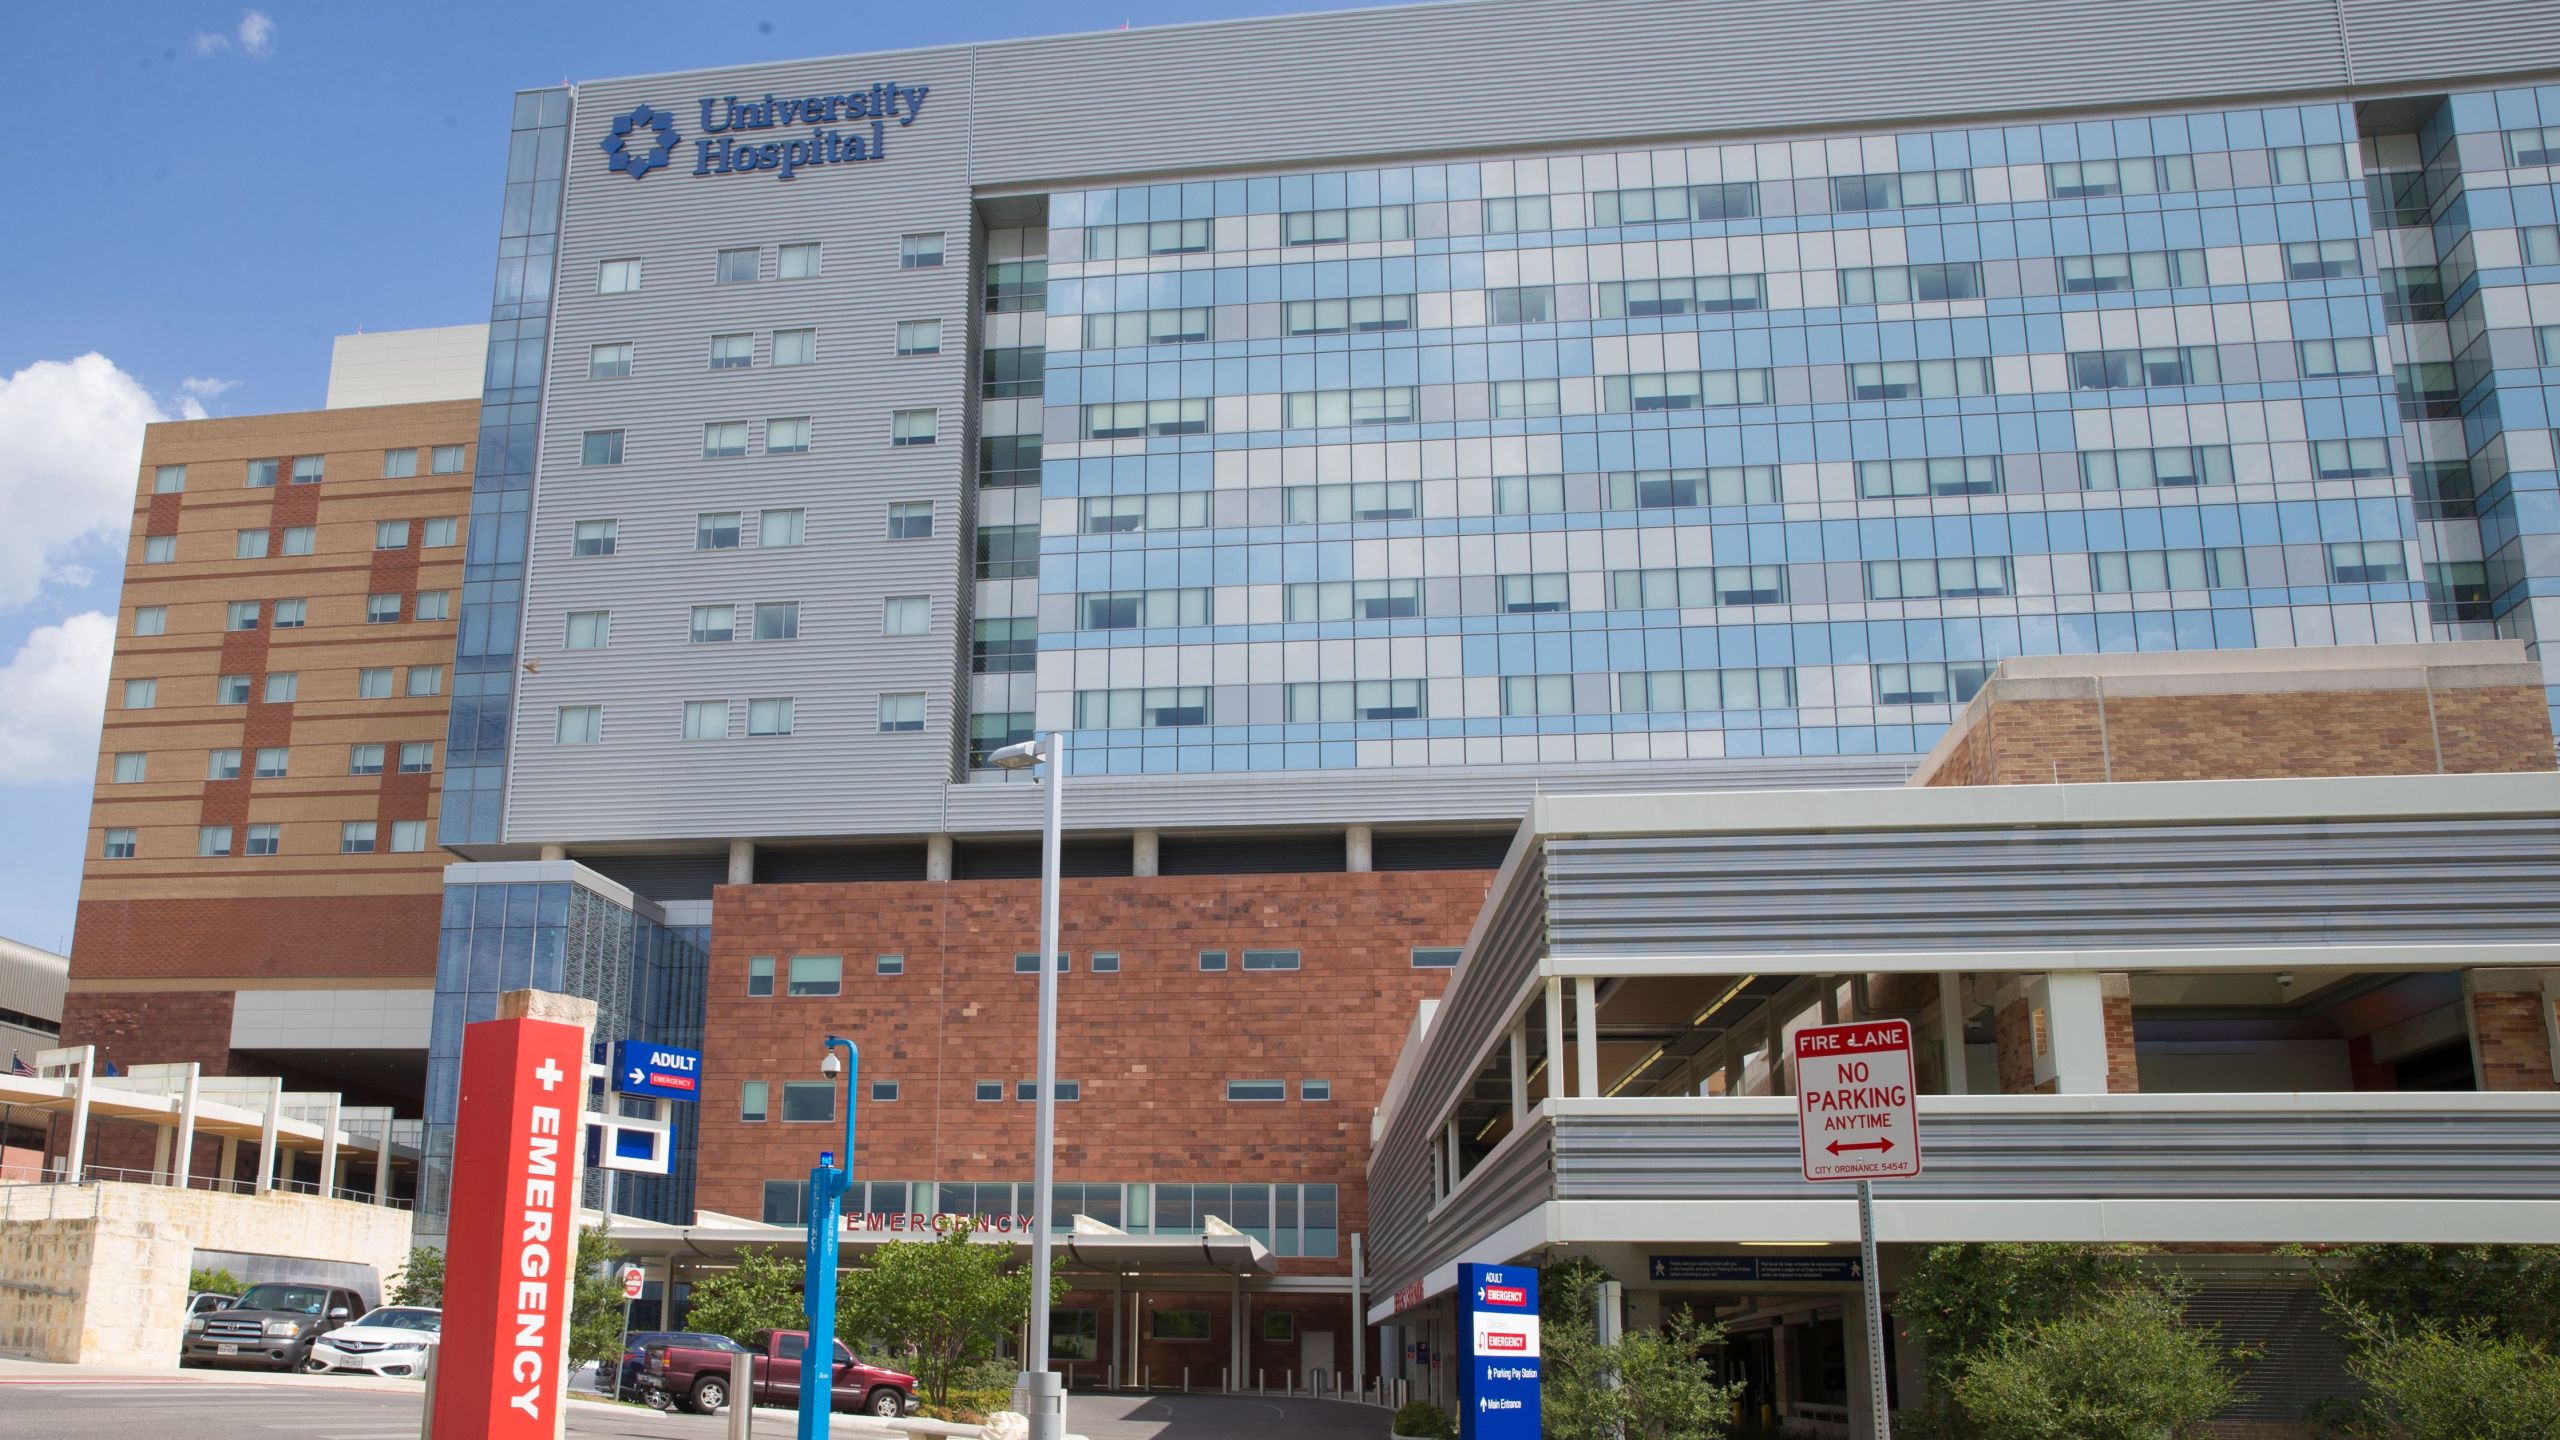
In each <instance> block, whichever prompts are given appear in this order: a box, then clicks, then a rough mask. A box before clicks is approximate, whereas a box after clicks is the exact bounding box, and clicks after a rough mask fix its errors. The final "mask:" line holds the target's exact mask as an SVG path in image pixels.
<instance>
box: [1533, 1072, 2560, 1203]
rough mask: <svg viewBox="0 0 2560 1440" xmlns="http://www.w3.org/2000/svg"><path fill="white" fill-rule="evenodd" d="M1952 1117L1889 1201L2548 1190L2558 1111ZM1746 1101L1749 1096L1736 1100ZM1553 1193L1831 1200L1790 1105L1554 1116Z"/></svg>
mask: <svg viewBox="0 0 2560 1440" xmlns="http://www.w3.org/2000/svg"><path fill="white" fill-rule="evenodd" d="M2122 1098H2123V1099H2124V1100H2125V1101H2126V1102H2127V1103H2126V1104H2125V1106H2124V1107H2123V1108H2122V1109H2121V1110H2120V1111H2116V1112H2113V1113H2106V1112H2100V1113H2090V1112H2086V1111H2071V1110H2061V1109H2059V1107H2056V1112H2055V1113H2050V1114H2045V1113H2037V1112H2036V1111H2035V1109H2034V1107H2033V1105H2032V1103H2022V1104H2021V1105H2020V1106H2019V1108H2018V1110H2017V1111H2015V1112H2014V1113H1999V1114H1981V1113H1974V1114H1948V1113H1945V1112H1943V1111H1938V1110H1935V1109H1934V1108H1933V1107H1931V1106H1929V1105H1927V1104H1926V1103H1924V1104H1923V1105H1922V1111H1923V1114H1922V1117H1921V1122H1922V1124H1923V1126H1924V1127H1925V1131H1926V1135H1927V1140H1926V1142H1925V1143H1926V1146H1927V1150H1928V1157H1929V1166H1928V1169H1927V1170H1925V1171H1924V1172H1922V1173H1921V1174H1920V1175H1919V1176H1918V1177H1917V1178H1914V1179H1909V1180H1896V1181H1894V1182H1893V1187H1892V1188H1893V1196H1894V1198H1896V1199H1899V1200H2099V1199H2110V1198H2119V1197H2122V1198H2145V1199H2168V1198H2188V1199H2199V1200H2206V1199H2211V1200H2237V1199H2253V1200H2361V1199H2394V1200H2548V1199H2550V1198H2551V1196H2552V1195H2553V1194H2554V1193H2555V1187H2560V1110H2554V1109H2544V1110H2529V1109H2516V1110H2503V1109H2502V1110H2481V1109H2476V1108H2469V1107H2466V1106H2464V1105H2462V1104H2461V1103H2459V1102H2454V1103H2448V1104H2446V1105H2444V1106H2443V1107H2442V1108H2440V1109H2439V1108H2406V1107H2401V1106H2391V1107H2388V1108H2385V1107H2382V1106H2376V1107H2375V1108H2373V1109H2371V1110H2366V1111H2305V1110H2297V1109H2290V1108H2286V1107H2282V1106H2273V1105H2271V1106H2269V1107H2268V1108H2267V1109H2265V1110H2262V1111H2249V1110H2241V1111H2211V1112H2180V1111H2176V1110H2171V1109H2166V1108H2164V1109H2161V1110H2153V1111H2148V1112H2146V1111H2144V1110H2143V1109H2142V1108H2141V1102H2140V1101H2139V1100H2138V1099H2137V1098H2136V1097H2133V1096H2125V1097H2122ZM1746 1103H1747V1102H1746ZM1554 1152H1555V1194H1556V1198H1558V1199H1561V1200H1688V1199H1696V1198H1699V1197H1701V1196H1708V1197H1712V1198H1714V1199H1719V1200H1812V1199H1817V1198H1824V1197H1835V1196H1836V1195H1837V1193H1838V1192H1837V1191H1836V1190H1835V1189H1833V1188H1831V1187H1826V1186H1821V1185H1814V1184H1810V1183H1807V1182H1806V1180H1805V1179H1804V1177H1803V1175H1802V1173H1801V1172H1800V1170H1799V1169H1798V1165H1799V1156H1798V1153H1797V1145H1796V1120H1795V1116H1794V1115H1793V1114H1792V1113H1787V1112H1782V1113H1776V1114H1757V1115H1753V1114H1738V1115H1733V1116H1730V1117H1717V1118H1712V1119H1708V1118H1701V1117H1700V1116H1697V1115H1694V1114H1686V1115H1662V1116H1634V1115H1629V1116H1611V1117H1607V1118H1585V1117H1579V1116H1575V1117H1567V1118H1565V1119H1563V1120H1561V1121H1559V1122H1557V1123H1556V1124H1555V1125H1554Z"/></svg>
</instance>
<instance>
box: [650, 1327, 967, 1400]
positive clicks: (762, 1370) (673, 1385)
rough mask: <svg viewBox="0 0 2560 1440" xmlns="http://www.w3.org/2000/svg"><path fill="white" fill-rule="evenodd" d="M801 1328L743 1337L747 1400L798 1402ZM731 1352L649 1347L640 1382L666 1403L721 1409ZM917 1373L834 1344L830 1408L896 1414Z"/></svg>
mask: <svg viewBox="0 0 2560 1440" xmlns="http://www.w3.org/2000/svg"><path fill="white" fill-rule="evenodd" d="M808 1344H809V1335H808V1332H807V1331H805V1330H759V1331H757V1332H755V1333H754V1334H752V1335H749V1336H748V1337H747V1339H746V1347H747V1353H748V1354H749V1355H750V1356H752V1357H754V1358H752V1359H751V1360H749V1361H748V1364H749V1365H750V1366H751V1367H752V1368H751V1370H750V1372H749V1373H750V1374H751V1375H752V1376H753V1380H752V1382H751V1383H752V1384H753V1385H754V1387H755V1389H754V1393H753V1394H752V1395H750V1396H749V1397H748V1399H749V1403H750V1404H755V1405H777V1406H784V1407H789V1406H795V1405H798V1404H799V1403H800V1356H801V1353H802V1352H803V1351H804V1350H806V1349H807V1348H808ZM735 1353H736V1352H735V1351H730V1350H710V1349H702V1348H698V1347H694V1346H689V1345H652V1346H650V1347H648V1350H647V1353H646V1357H645V1358H644V1359H643V1360H642V1361H641V1365H640V1383H641V1385H642V1386H644V1387H646V1388H648V1389H651V1390H655V1391H656V1392H658V1394H659V1395H661V1396H663V1397H664V1398H665V1399H666V1400H667V1401H668V1402H670V1403H672V1404H675V1405H680V1406H683V1407H684V1408H686V1409H688V1410H691V1411H693V1412H694V1413H695V1414H697V1415H711V1414H716V1413H718V1412H719V1411H721V1410H723V1409H726V1408H727V1407H728V1406H729V1405H730V1404H731V1403H732V1402H733V1401H734V1400H735V1398H736V1397H734V1396H732V1395H731V1394H730V1393H729V1364H730V1358H731V1357H732V1356H733V1355H734V1354H735ZM915 1397H916V1377H914V1376H913V1375H909V1374H905V1373H903V1372H901V1371H897V1370H890V1369H886V1368H884V1367H882V1366H878V1365H869V1364H865V1363H864V1362H862V1361H860V1360H857V1359H855V1358H854V1354H853V1351H852V1350H850V1349H848V1348H846V1346H845V1343H844V1342H843V1341H841V1340H839V1341H837V1342H836V1373H835V1402H834V1408H835V1409H838V1410H844V1411H850V1412H853V1413H856V1414H863V1415H880V1416H897V1415H904V1414H906V1413H907V1412H908V1411H909V1410H912V1409H914V1408H915V1403H916V1398H915Z"/></svg>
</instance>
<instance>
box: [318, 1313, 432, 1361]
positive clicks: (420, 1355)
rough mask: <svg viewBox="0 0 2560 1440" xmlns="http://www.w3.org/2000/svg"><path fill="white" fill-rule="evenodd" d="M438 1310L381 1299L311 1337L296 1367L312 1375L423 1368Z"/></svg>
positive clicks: (430, 1346)
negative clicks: (362, 1312) (349, 1319)
mask: <svg viewBox="0 0 2560 1440" xmlns="http://www.w3.org/2000/svg"><path fill="white" fill-rule="evenodd" d="M443 1324H444V1312H443V1311H441V1310H430V1309H427V1308H425V1307H423V1306H415V1305H385V1306H383V1307H381V1308H380V1309H377V1310H370V1311H367V1312H366V1313H365V1315H364V1317H363V1318H362V1319H360V1320H358V1321H356V1322H355V1323H354V1324H352V1325H341V1326H339V1327H338V1328H337V1329H335V1330H332V1331H330V1332H328V1333H327V1334H325V1335H322V1336H321V1337H320V1338H319V1339H317V1340H314V1341H312V1342H311V1353H310V1355H309V1356H307V1357H306V1358H305V1359H304V1360H303V1362H302V1368H303V1369H304V1370H306V1371H308V1372H310V1373H312V1374H314V1375H320V1374H326V1373H329V1372H331V1371H339V1370H346V1371H353V1372H355V1373H357V1374H359V1375H393V1376H401V1377H408V1376H414V1375H416V1374H418V1373H419V1372H420V1371H421V1370H423V1369H425V1368H426V1363H427V1351H429V1350H431V1349H433V1348H434V1347H435V1344H436V1340H437V1338H438V1336H437V1332H438V1331H439V1330H440V1329H441V1328H442V1326H443Z"/></svg>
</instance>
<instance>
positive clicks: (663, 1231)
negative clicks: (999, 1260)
mask: <svg viewBox="0 0 2560 1440" xmlns="http://www.w3.org/2000/svg"><path fill="white" fill-rule="evenodd" d="M985 1218H986V1217H972V1216H963V1215H937V1216H933V1217H930V1220H931V1222H939V1224H938V1225H937V1224H935V1223H928V1224H926V1225H924V1226H921V1227H919V1228H916V1229H911V1230H895V1231H893V1230H872V1229H859V1230H856V1229H848V1230H846V1231H844V1232H843V1234H842V1236H841V1237H840V1239H839V1241H838V1244H839V1245H840V1246H841V1248H842V1251H843V1254H844V1256H845V1258H846V1260H847V1261H849V1262H858V1261H859V1260H860V1259H861V1258H862V1257H864V1256H866V1255H869V1254H870V1253H871V1252H873V1251H875V1250H878V1249H879V1248H880V1247H881V1246H883V1245H894V1244H898V1243H901V1242H905V1241H913V1240H927V1239H932V1238H935V1237H936V1236H937V1235H939V1234H941V1233H944V1232H945V1231H947V1230H948V1229H949V1228H950V1227H951V1226H955V1225H968V1226H969V1227H970V1228H969V1232H968V1233H969V1240H970V1243H971V1244H976V1245H1003V1246H1006V1247H1009V1248H1010V1249H1012V1250H1013V1252H1014V1254H1015V1257H1016V1258H1017V1259H1021V1260H1025V1261H1027V1260H1029V1259H1030V1258H1031V1234H1030V1232H1029V1231H1028V1230H998V1229H996V1228H994V1226H993V1225H991V1224H982V1223H979V1222H981V1221H983V1220H984V1219H985ZM603 1221H604V1217H603V1216H601V1215H598V1214H596V1213H594V1212H592V1211H589V1212H585V1213H582V1214H581V1215H580V1216H579V1223H580V1224H602V1223H603ZM613 1238H614V1239H615V1240H616V1241H617V1242H619V1243H620V1244H621V1245H622V1246H623V1247H624V1248H625V1249H627V1250H629V1251H630V1252H631V1253H632V1254H633V1255H634V1256H635V1257H638V1258H641V1259H644V1260H666V1261H669V1262H672V1263H674V1264H678V1265H683V1266H685V1267H687V1268H693V1267H696V1266H711V1267H717V1266H724V1265H734V1264H736V1263H737V1259H738V1252H739V1251H741V1250H746V1249H761V1248H764V1247H768V1246H770V1247H772V1248H774V1249H778V1250H782V1251H784V1252H786V1253H790V1254H798V1253H800V1252H801V1250H802V1249H803V1248H804V1247H805V1245H806V1243H807V1241H808V1231H807V1229H806V1228H805V1227H802V1226H798V1225H767V1224H765V1223H763V1222H762V1221H757V1220H748V1219H744V1218H741V1217H739V1216H736V1215H723V1214H721V1213H720V1212H719V1211H717V1210H700V1211H696V1212H695V1213H694V1217H693V1223H692V1224H691V1225H667V1224H661V1223H658V1222H655V1221H648V1220H634V1219H631V1218H630V1217H628V1216H623V1215H616V1216H614V1217H613ZM1051 1243H1052V1246H1053V1249H1052V1252H1051V1253H1052V1259H1053V1263H1054V1264H1055V1267H1056V1269H1057V1271H1058V1273H1060V1274H1064V1275H1076V1274H1084V1275H1128V1276H1146V1277H1157V1276H1185V1277H1190V1278H1195V1279H1197V1278H1204V1277H1208V1276H1232V1277H1237V1278H1248V1277H1252V1276H1259V1275H1270V1274H1273V1273H1275V1272H1277V1271H1278V1269H1279V1268H1280V1267H1279V1262H1278V1260H1277V1259H1275V1258H1274V1257H1273V1255H1272V1253H1271V1251H1270V1250H1269V1249H1268V1248H1266V1247H1265V1246H1264V1245H1263V1244H1262V1242H1261V1241H1259V1240H1256V1239H1254V1238H1253V1237H1252V1236H1250V1235H1246V1234H1243V1233H1241V1232H1239V1231H1237V1230H1235V1229H1234V1228H1233V1227H1231V1226H1229V1225H1227V1224H1226V1223H1224V1222H1223V1221H1220V1220H1218V1219H1216V1218H1215V1217H1211V1218H1210V1219H1209V1222H1208V1225H1207V1227H1206V1230H1205V1232H1204V1233H1202V1234H1198V1235H1131V1234H1129V1233H1128V1232H1126V1231H1123V1230H1115V1229H1113V1228H1112V1227H1110V1226H1108V1225H1104V1224H1102V1223H1101V1222H1099V1221H1096V1220H1092V1219H1089V1218H1087V1217H1085V1216H1082V1215H1079V1216H1077V1217H1075V1228H1074V1229H1073V1230H1071V1231H1068V1232H1064V1233H1060V1234H1057V1235H1055V1236H1053V1237H1051Z"/></svg>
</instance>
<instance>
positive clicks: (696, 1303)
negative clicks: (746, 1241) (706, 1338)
mask: <svg viewBox="0 0 2560 1440" xmlns="http://www.w3.org/2000/svg"><path fill="white" fill-rule="evenodd" d="M805 1273H806V1272H805V1270H804V1268H803V1267H802V1265H801V1262H800V1257H798V1256H796V1255H783V1254H780V1253H779V1252H777V1251H775V1250H774V1249H772V1248H771V1247H767V1248H765V1249H761V1250H759V1249H753V1248H749V1249H744V1250H740V1251H739V1252H738V1264H737V1268H735V1269H732V1270H725V1271H722V1272H721V1273H719V1274H717V1275H714V1276H711V1277H710V1278H708V1279H705V1280H698V1281H696V1282H694V1287H693V1303H692V1304H691V1306H690V1307H688V1308H687V1310H686V1312H685V1323H686V1324H687V1325H690V1326H691V1327H692V1328H694V1329H696V1330H706V1331H709V1332H710V1333H712V1334H714V1335H726V1336H728V1337H729V1338H730V1339H732V1340H744V1339H746V1338H747V1337H748V1336H749V1335H752V1334H754V1333H755V1332H756V1331H758V1330H797V1329H799V1328H801V1327H802V1326H803V1325H804V1324H806V1323H807V1321H808V1311H807V1307H806V1306H805V1305H804V1304H803V1303H802V1300H801V1294H800V1286H801V1277H802V1276H803V1275H804V1274H805Z"/></svg>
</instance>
